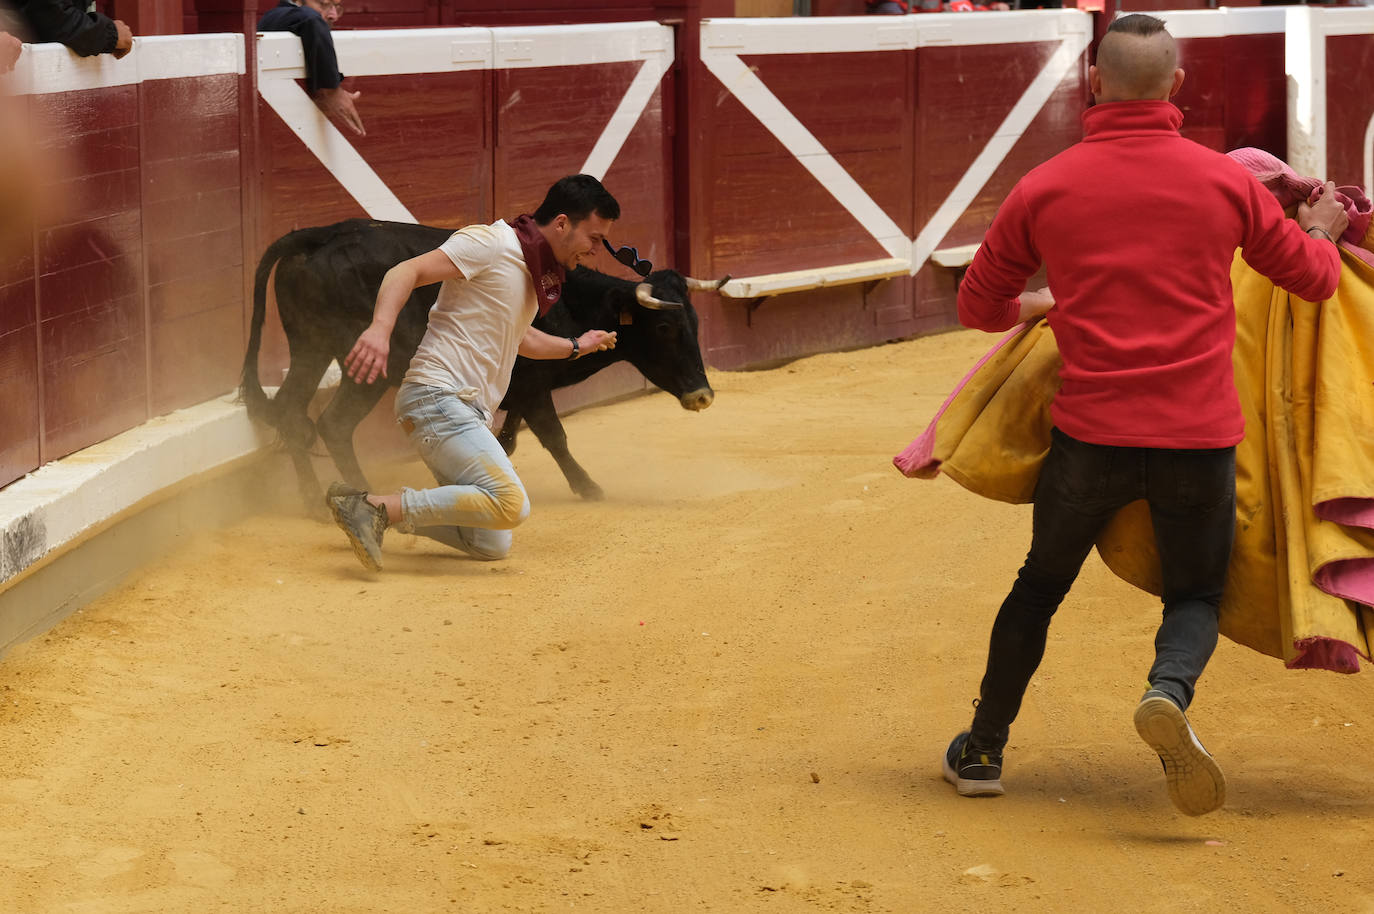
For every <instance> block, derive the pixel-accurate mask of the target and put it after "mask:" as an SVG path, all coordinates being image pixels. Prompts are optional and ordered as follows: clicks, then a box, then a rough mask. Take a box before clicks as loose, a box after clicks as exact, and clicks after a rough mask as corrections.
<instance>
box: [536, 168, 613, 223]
mask: <svg viewBox="0 0 1374 914" xmlns="http://www.w3.org/2000/svg"><path fill="white" fill-rule="evenodd" d="M559 213H563V214H564V215H566V216H567V217H568V218H569V219H571V220H572V221H573V222H581V221H582V220H583V219H586V218H587V217H588V216H590V215H591V214H592V213H596V214H597V215H598V216H600V217H601V218H602V219H612V220H614V219H619V218H620V204H619V203H617V202H616V200H615V197H612V196H611V192H610V191H608V190H607V189H606V188H604V187H602V186H601V182H600V181H598V180H597V179H596V178H593V177H592V176H591V175H568V176H567V177H566V178H559V179H558V182H557V183H556V184H554V186H553V187H550V188H549V192H548V194H546V195H545V196H544V202H543V203H541V204H539V209H537V210H535V211H534V221H535V222H536V223H538V224H539V225H548V224H549V223H550V222H552V221H553V220H554V217H556V216H557V215H558V214H559Z"/></svg>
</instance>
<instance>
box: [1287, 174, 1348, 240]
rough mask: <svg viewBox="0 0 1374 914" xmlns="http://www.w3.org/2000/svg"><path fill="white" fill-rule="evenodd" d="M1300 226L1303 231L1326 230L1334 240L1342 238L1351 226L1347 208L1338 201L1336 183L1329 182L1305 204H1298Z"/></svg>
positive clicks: (1319, 188)
mask: <svg viewBox="0 0 1374 914" xmlns="http://www.w3.org/2000/svg"><path fill="white" fill-rule="evenodd" d="M1298 225H1300V226H1302V230H1303V231H1307V230H1308V229H1310V228H1320V229H1324V230H1325V231H1326V232H1328V233H1329V234H1330V235H1331V237H1332V238H1333V239H1336V238H1340V237H1341V235H1343V234H1344V233H1345V230H1346V229H1347V228H1348V227H1349V226H1350V217H1349V216H1347V215H1346V213H1345V207H1344V206H1342V205H1341V202H1340V201H1339V200H1337V199H1336V183H1335V182H1334V181H1327V182H1326V183H1325V184H1323V185H1322V186H1321V187H1318V188H1317V189H1316V190H1314V191H1312V196H1310V197H1308V198H1307V200H1306V201H1305V202H1303V203H1300V204H1298Z"/></svg>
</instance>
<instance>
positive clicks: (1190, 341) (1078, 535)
mask: <svg viewBox="0 0 1374 914" xmlns="http://www.w3.org/2000/svg"><path fill="white" fill-rule="evenodd" d="M1182 84H1183V70H1181V69H1179V68H1178V47H1177V45H1176V43H1175V42H1174V39H1173V37H1172V36H1170V35H1169V33H1168V32H1167V31H1165V29H1164V23H1163V22H1162V21H1160V20H1159V19H1156V18H1154V17H1151V16H1142V15H1139V14H1136V15H1130V16H1124V17H1122V18H1121V19H1118V20H1116V21H1115V22H1114V23H1112V25H1111V28H1110V29H1109V30H1108V31H1107V34H1106V36H1105V37H1104V38H1103V39H1102V41H1101V43H1100V45H1099V47H1098V52H1097V62H1096V64H1095V65H1093V66H1092V67H1090V68H1089V70H1088V86H1089V88H1090V89H1091V91H1092V93H1093V96H1094V98H1096V100H1097V105H1096V106H1095V107H1093V108H1090V109H1089V110H1088V111H1087V112H1086V113H1085V114H1084V115H1083V128H1084V130H1083V132H1084V137H1083V141H1082V142H1080V143H1078V144H1077V145H1075V146H1072V147H1070V148H1069V149H1067V150H1065V151H1064V152H1061V153H1060V154H1059V155H1057V156H1055V157H1054V158H1052V159H1050V160H1049V161H1048V162H1046V163H1044V164H1043V165H1040V166H1039V167H1037V168H1035V169H1033V170H1031V171H1030V172H1029V173H1028V174H1026V175H1025V176H1024V177H1023V178H1021V180H1020V181H1019V182H1017V184H1016V186H1015V187H1014V188H1012V191H1011V193H1010V194H1009V195H1008V197H1007V199H1006V200H1005V201H1004V202H1003V203H1002V206H1001V208H999V209H998V211H997V215H996V216H995V217H994V218H993V220H992V225H991V226H990V227H989V229H988V232H987V235H986V236H985V238H984V240H983V244H982V246H981V247H980V248H979V249H978V253H977V255H975V256H974V258H973V263H972V264H971V265H970V266H969V269H968V272H967V273H966V274H965V275H964V279H963V282H961V283H960V285H959V296H958V309H959V320H960V321H961V322H962V323H964V324H966V325H968V326H970V327H976V328H978V329H981V330H988V331H1004V330H1007V329H1009V328H1011V327H1012V326H1014V325H1016V324H1018V323H1020V322H1022V321H1025V320H1030V319H1034V318H1037V317H1039V316H1040V315H1042V314H1043V315H1046V318H1047V319H1048V321H1049V324H1050V328H1051V329H1052V330H1053V331H1054V337H1055V341H1056V342H1057V343H1058V345H1059V352H1060V356H1061V358H1062V361H1063V364H1062V367H1061V368H1060V372H1059V377H1060V381H1061V386H1060V388H1059V391H1058V392H1057V393H1056V394H1055V395H1054V399H1053V401H1052V403H1051V407H1050V415H1051V417H1052V418H1053V422H1054V428H1053V429H1052V433H1051V434H1052V440H1051V444H1050V449H1049V454H1048V456H1047V457H1046V458H1045V462H1044V466H1043V467H1042V469H1041V471H1040V477H1039V480H1038V482H1037V484H1036V488H1035V497H1034V506H1035V510H1034V512H1033V514H1032V517H1031V545H1030V551H1029V553H1028V554H1027V556H1026V559H1025V562H1024V564H1022V566H1021V570H1020V572H1019V573H1018V575H1017V579H1016V582H1015V584H1013V586H1012V589H1011V592H1010V594H1009V595H1008V596H1007V598H1006V600H1005V601H1003V603H1002V606H1001V608H1000V609H999V610H998V613H997V618H996V620H995V621H994V622H993V625H992V635H991V638H990V639H989V645H988V659H987V665H986V668H985V672H984V675H983V680H982V683H981V685H980V687H979V697H978V700H977V701H976V702H975V703H974V704H975V708H976V710H975V711H974V714H973V723H972V725H971V726H970V728H969V729H967V730H965V731H963V732H962V733H960V734H959V735H958V736H956V737H955V738H954V740H953V741H952V742H951V743H950V744H949V747H948V749H946V750H945V755H944V758H943V765H942V767H943V770H944V775H945V778H946V779H947V780H949V781H950V782H951V783H953V784H954V785H955V787H956V788H957V789H958V791H959V793H960V794H961V795H964V796H996V795H1000V794H1001V793H1002V782H1001V778H1002V753H1003V750H1004V748H1005V746H1006V744H1007V739H1008V736H1009V733H1010V728H1011V725H1012V723H1013V721H1015V720H1016V717H1017V714H1018V713H1019V711H1020V709H1021V702H1022V699H1023V698H1024V696H1025V693H1026V687H1027V686H1028V685H1029V684H1030V681H1031V677H1032V676H1033V675H1034V674H1035V671H1036V668H1037V667H1038V666H1039V665H1040V661H1041V659H1042V657H1043V655H1044V652H1045V646H1046V636H1047V633H1048V630H1049V626H1050V620H1051V619H1052V618H1053V616H1054V614H1055V611H1056V610H1057V609H1058V607H1059V604H1060V603H1061V602H1062V601H1063V599H1064V597H1065V595H1066V594H1067V593H1068V591H1069V588H1070V586H1072V584H1073V582H1074V579H1075V578H1077V577H1078V572H1079V569H1080V568H1081V567H1082V565H1083V562H1084V560H1085V559H1086V558H1087V556H1088V553H1089V551H1090V550H1091V549H1092V548H1093V543H1094V542H1095V541H1096V539H1097V536H1098V534H1099V533H1100V532H1101V531H1102V529H1103V528H1104V527H1105V526H1106V525H1107V523H1108V522H1109V521H1110V520H1111V519H1112V517H1113V516H1115V514H1116V513H1117V511H1118V510H1120V509H1121V508H1122V507H1124V506H1125V505H1126V504H1128V503H1130V502H1133V501H1136V500H1137V499H1144V500H1145V501H1146V503H1147V504H1148V506H1149V511H1150V518H1151V521H1152V523H1153V526H1154V535H1155V544H1156V546H1157V547H1158V551H1159V561H1160V570H1161V577H1162V582H1163V586H1162V591H1163V614H1162V620H1161V622H1160V625H1159V628H1158V631H1157V634H1156V636H1155V658H1154V664H1153V666H1152V667H1151V669H1150V672H1149V676H1148V680H1147V682H1148V688H1147V691H1146V692H1145V694H1144V696H1143V697H1142V698H1141V700H1140V702H1139V704H1138V705H1137V706H1136V710H1135V726H1136V730H1137V732H1139V734H1140V736H1141V738H1142V739H1144V741H1145V742H1146V743H1147V744H1148V745H1149V746H1150V748H1151V749H1153V750H1154V751H1155V753H1156V754H1158V755H1159V757H1160V760H1161V761H1162V762H1163V764H1164V772H1165V778H1166V781H1167V783H1168V788H1169V796H1170V798H1171V799H1172V800H1173V801H1174V805H1175V806H1177V807H1178V808H1179V810H1180V811H1182V812H1184V813H1186V814H1188V815H1201V814H1203V813H1207V812H1211V811H1212V810H1214V809H1217V808H1219V807H1220V806H1221V805H1222V803H1223V802H1224V801H1225V796H1226V782H1225V778H1224V777H1223V776H1222V773H1221V769H1220V768H1219V767H1218V766H1217V764H1216V762H1215V761H1214V760H1213V759H1212V757H1211V755H1209V754H1208V752H1207V751H1206V749H1204V748H1203V746H1202V743H1201V742H1199V740H1198V739H1197V737H1196V736H1195V735H1194V733H1193V730H1192V727H1191V726H1190V725H1189V723H1188V720H1187V718H1186V717H1185V716H1184V711H1185V710H1186V709H1187V708H1188V707H1189V705H1190V704H1191V702H1192V700H1193V694H1194V690H1195V688H1196V685H1197V681H1198V677H1199V676H1201V675H1202V671H1203V669H1204V668H1205V667H1206V665H1207V661H1208V659H1209V658H1210V657H1211V655H1212V651H1213V649H1214V648H1215V647H1216V644H1217V629H1218V615H1217V614H1218V608H1219V606H1220V603H1221V596H1222V589H1223V587H1224V586H1225V583H1226V573H1227V565H1228V561H1229V558H1230V554H1231V544H1232V540H1233V537H1234V535H1235V526H1236V461H1235V454H1236V449H1235V446H1236V444H1237V443H1238V442H1239V441H1240V440H1241V438H1242V435H1243V431H1244V425H1245V420H1244V417H1243V415H1242V413H1241V407H1240V401H1239V398H1238V396H1237V393H1236V386H1235V377H1234V369H1233V367H1232V363H1231V350H1232V347H1233V344H1234V342H1235V336H1236V317H1235V304H1234V302H1233V301H1232V297H1231V281H1230V273H1231V262H1232V259H1233V257H1234V254H1235V251H1236V248H1241V249H1242V252H1243V254H1244V256H1245V260H1246V262H1247V263H1248V264H1250V266H1252V267H1253V268H1255V269H1256V270H1258V271H1259V272H1261V273H1263V274H1264V275H1266V276H1268V277H1269V278H1270V279H1272V280H1273V281H1274V282H1275V283H1276V284H1277V285H1280V286H1282V287H1283V288H1285V289H1287V290H1288V291H1290V292H1292V293H1294V294H1295V295H1298V296H1299V297H1301V298H1304V299H1307V300H1308V301H1321V300H1323V299H1325V298H1327V297H1328V296H1330V295H1331V294H1332V293H1333V292H1334V291H1335V289H1336V283H1337V281H1338V279H1339V278H1340V256H1339V254H1338V252H1337V250H1336V247H1335V243H1334V239H1335V238H1338V237H1340V235H1341V233H1342V232H1343V231H1344V230H1345V227H1346V222H1347V217H1346V214H1345V210H1344V208H1343V207H1342V206H1341V205H1340V203H1339V202H1338V201H1337V200H1336V195H1335V186H1334V185H1332V184H1328V185H1326V186H1325V188H1324V190H1323V193H1322V196H1321V198H1320V199H1319V200H1318V201H1316V202H1315V203H1314V204H1312V205H1307V204H1303V205H1302V206H1300V207H1299V210H1298V216H1297V220H1296V221H1293V220H1290V219H1285V218H1284V213H1283V210H1282V209H1281V208H1280V207H1279V204H1278V202H1277V201H1276V200H1275V199H1274V196H1273V195H1272V194H1270V193H1269V192H1268V191H1267V190H1265V189H1264V188H1263V187H1261V186H1260V184H1259V182H1258V181H1256V180H1255V179H1254V177H1252V176H1251V175H1250V173H1249V172H1247V171H1246V170H1245V169H1244V168H1242V167H1241V166H1240V165H1239V164H1238V163H1237V162H1235V161H1233V160H1231V159H1229V158H1227V157H1226V156H1224V155H1222V154H1221V153H1219V152H1214V151H1212V150H1210V149H1207V148H1205V147H1203V146H1201V145H1198V144H1197V143H1194V142H1192V141H1190V140H1186V139H1184V138H1183V137H1182V136H1181V135H1180V134H1179V126H1180V125H1181V124H1182V123H1183V114H1182V112H1181V111H1179V109H1178V108H1176V107H1174V106H1173V105H1172V104H1171V103H1170V102H1169V99H1170V98H1171V97H1172V96H1173V95H1174V94H1175V93H1176V92H1177V91H1178V90H1179V87H1180V86H1182ZM1304 230H1306V232H1304ZM1042 262H1043V264H1044V265H1045V268H1046V270H1047V274H1048V277H1049V283H1050V286H1051V287H1052V288H1053V289H1054V292H1053V295H1051V294H1050V293H1049V290H1048V289H1046V290H1041V291H1040V292H1022V290H1023V289H1024V288H1025V283H1026V280H1027V279H1029V278H1030V277H1031V276H1032V275H1033V274H1034V273H1035V272H1036V271H1037V270H1038V269H1039V268H1040V266H1041V263H1042ZM1088 687H1089V688H1091V687H1092V686H1091V685H1090V686H1088Z"/></svg>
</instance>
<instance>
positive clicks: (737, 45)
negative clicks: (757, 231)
mask: <svg viewBox="0 0 1374 914" xmlns="http://www.w3.org/2000/svg"><path fill="white" fill-rule="evenodd" d="M1091 23H1092V20H1091V18H1090V17H1089V16H1088V14H1086V13H1081V12H1079V11H1077V10H1062V11H1049V10H1035V11H1027V12H1012V13H979V14H976V15H974V14H963V13H947V14H946V13H936V14H931V15H923V16H907V17H903V18H902V19H900V20H895V21H894V20H888V19H874V18H867V17H866V18H836V19H830V18H827V19H797V20H786V19H768V20H735V19H717V20H708V21H706V22H703V23H702V29H701V58H702V61H703V62H704V63H705V64H706V66H707V68H708V69H710V71H711V72H712V73H713V74H715V76H716V78H717V79H719V80H720V81H721V83H722V84H724V86H725V88H726V89H727V90H729V91H730V93H731V94H733V95H734V96H735V98H736V99H738V100H739V102H740V103H741V104H742V105H744V107H745V108H747V109H748V110H749V111H750V112H751V113H753V115H754V116H755V117H757V118H758V119H759V122H760V123H761V124H762V125H763V126H764V127H765V128H767V130H768V131H769V132H770V133H772V134H773V136H774V137H776V138H777V140H778V141H779V142H780V143H781V144H782V145H783V147H785V148H786V149H787V151H788V152H790V153H791V154H792V155H793V156H794V157H795V158H796V159H797V161H798V162H799V163H800V164H801V165H802V167H804V168H805V169H806V170H807V171H808V172H810V173H811V175H812V176H813V177H815V178H816V180H817V181H819V182H820V184H821V186H823V187H824V188H825V189H826V190H827V191H828V192H829V193H830V194H831V195H832V196H833V197H834V198H835V199H836V201H838V202H839V204H840V205H841V206H843V207H844V208H845V210H847V211H848V212H849V213H850V214H851V215H852V216H853V217H854V218H855V219H856V220H857V221H858V222H859V224H860V225H862V226H863V228H864V229H865V230H866V231H867V232H868V233H869V234H870V235H872V236H873V238H874V239H875V240H876V241H877V242H878V243H879V244H880V245H882V247H883V249H884V250H885V251H886V252H887V253H888V255H889V256H890V257H892V258H895V259H897V260H900V261H906V263H907V265H908V272H909V273H910V274H912V275H914V274H915V273H917V272H918V271H919V270H920V269H921V267H922V266H924V265H925V263H926V261H927V260H928V259H929V258H930V255H931V252H932V251H934V250H935V248H936V246H937V245H938V244H939V243H940V241H941V239H943V238H944V236H945V235H946V234H947V233H948V232H949V230H950V229H951V228H952V227H953V226H954V224H955V223H956V222H957V221H958V219H959V217H960V216H961V215H962V214H963V212H964V211H965V210H966V209H967V208H968V206H969V204H970V203H972V202H973V200H974V199H975V198H976V197H977V195H978V193H979V191H981V190H982V188H983V186H984V185H985V184H986V183H987V182H988V180H989V179H990V178H991V177H992V175H993V173H994V172H995V171H996V170H997V167H998V166H999V165H1000V164H1001V163H1002V160H1003V159H1005V158H1006V156H1007V153H1008V152H1010V151H1011V148H1012V146H1014V145H1015V143H1016V141H1017V140H1018V139H1020V138H1021V135H1022V134H1023V133H1024V132H1025V130H1026V128H1027V127H1028V126H1029V124H1030V122H1031V120H1032V119H1033V118H1034V117H1035V116H1036V114H1038V113H1039V112H1040V110H1041V109H1042V108H1043V107H1044V106H1045V103H1046V102H1047V101H1048V100H1049V98H1050V96H1051V95H1052V94H1053V93H1054V91H1055V89H1056V88H1057V87H1058V86H1059V84H1060V83H1061V82H1062V81H1063V79H1064V78H1065V77H1066V76H1067V75H1069V73H1070V72H1071V71H1072V69H1073V68H1074V67H1075V66H1076V65H1078V62H1079V60H1080V58H1081V57H1082V55H1083V52H1084V50H1085V49H1086V48H1087V47H1088V43H1089V41H1090V39H1091V32H1092V24H1091ZM1032 41H1038V42H1046V41H1056V42H1058V47H1057V48H1056V49H1055V50H1054V52H1053V53H1052V54H1051V55H1050V58H1049V59H1048V60H1047V61H1046V62H1045V64H1044V66H1043V67H1042V68H1041V70H1040V72H1039V73H1038V74H1037V75H1036V76H1035V78H1034V79H1033V80H1032V81H1031V83H1030V85H1029V86H1028V87H1027V88H1026V90H1025V91H1024V92H1023V93H1022V94H1021V97H1020V98H1019V99H1018V100H1017V102H1016V103H1015V105H1013V106H1012V109H1011V111H1010V112H1009V113H1008V114H1007V116H1006V117H1005V118H1004V119H1003V121H1002V122H1001V124H1000V125H999V126H998V127H997V129H996V130H995V131H994V132H993V135H992V137H991V138H990V139H989V140H988V142H987V143H986V144H985V145H984V146H983V147H982V148H981V149H980V150H979V151H978V152H977V154H976V155H974V156H973V158H972V159H971V161H970V162H969V165H968V167H967V169H966V170H965V171H964V173H963V174H962V176H961V177H960V178H959V180H958V181H957V182H956V183H955V185H954V187H953V189H952V190H951V191H950V192H949V194H948V195H946V197H945V199H944V200H943V201H942V202H941V204H940V205H939V207H938V208H937V209H936V211H935V213H934V214H933V215H932V216H931V218H930V220H929V221H928V222H927V223H926V224H925V225H923V226H921V228H920V230H919V231H918V233H917V235H916V237H915V238H908V237H907V235H906V232H905V231H903V229H902V228H901V227H900V226H898V225H897V224H896V223H895V222H894V221H893V220H892V219H891V218H890V217H889V216H888V215H887V213H886V212H885V211H884V210H883V208H882V207H881V206H880V205H879V204H878V203H877V202H876V201H874V200H873V198H872V197H871V196H870V195H869V194H868V192H867V191H865V190H864V189H863V188H862V187H861V186H860V185H859V183H858V182H857V181H855V180H854V178H853V177H852V176H851V175H850V174H849V173H848V172H847V171H845V169H844V168H843V167H842V166H841V165H840V163H839V162H838V161H836V159H835V157H834V156H833V155H832V154H831V153H830V152H829V151H828V150H827V149H826V148H825V147H824V146H823V145H822V144H821V143H820V141H819V140H817V139H816V137H815V136H814V135H813V134H812V133H811V131H809V130H808V129H807V128H806V126H805V125H804V124H803V123H802V122H801V121H800V120H799V119H798V118H797V117H796V115H794V114H793V113H792V112H791V111H790V110H788V108H787V106H786V105H784V104H783V103H782V102H781V101H780V100H779V99H778V98H777V96H776V95H774V94H773V92H772V91H771V90H769V88H768V87H767V86H766V85H764V83H763V81H762V80H761V79H759V77H758V76H757V75H756V74H755V73H754V72H753V71H752V70H751V69H750V68H749V67H748V66H746V65H745V63H744V62H743V60H742V59H741V56H742V55H751V56H753V55H761V54H827V53H830V54H835V53H859V52H873V51H891V52H893V53H904V52H909V51H913V50H916V49H918V48H921V47H931V46H936V45H939V46H952V45H979V44H1015V43H1022V42H1032ZM919 166H920V163H914V167H919Z"/></svg>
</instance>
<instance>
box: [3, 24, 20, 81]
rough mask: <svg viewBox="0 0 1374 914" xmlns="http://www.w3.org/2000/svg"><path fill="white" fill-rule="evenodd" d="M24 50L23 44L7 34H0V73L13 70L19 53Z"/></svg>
mask: <svg viewBox="0 0 1374 914" xmlns="http://www.w3.org/2000/svg"><path fill="white" fill-rule="evenodd" d="M22 50H24V42H22V41H20V40H19V39H18V38H15V37H14V36H13V35H11V34H10V33H9V32H0V73H8V72H9V71H10V70H13V69H14V65H15V63H16V62H18V60H19V52H20V51H22Z"/></svg>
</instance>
